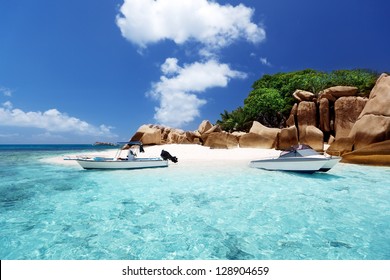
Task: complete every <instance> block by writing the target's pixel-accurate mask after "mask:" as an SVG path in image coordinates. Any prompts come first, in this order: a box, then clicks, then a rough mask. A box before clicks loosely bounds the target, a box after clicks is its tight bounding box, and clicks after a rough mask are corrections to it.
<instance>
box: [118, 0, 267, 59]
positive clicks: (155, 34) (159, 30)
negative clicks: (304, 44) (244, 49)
mask: <svg viewBox="0 0 390 280" xmlns="http://www.w3.org/2000/svg"><path fill="white" fill-rule="evenodd" d="M253 13H254V9H251V8H248V7H246V6H245V5H243V4H239V5H237V6H232V5H229V4H228V5H220V4H218V3H216V2H214V1H209V0H185V1H183V0H157V1H156V0H124V3H123V5H122V6H121V8H120V14H119V15H117V18H116V23H117V25H118V27H119V28H120V30H121V32H122V35H123V37H125V38H126V39H127V40H129V41H130V42H133V43H134V44H136V45H138V46H140V47H141V48H145V47H146V46H147V45H148V44H151V43H156V42H159V41H162V40H166V39H168V40H172V41H174V42H175V43H176V44H183V43H185V42H188V41H195V42H199V43H201V44H203V45H204V47H205V48H206V49H207V50H208V51H204V50H201V51H202V52H203V53H207V54H208V53H209V51H210V50H215V49H219V48H222V47H225V46H228V45H230V44H231V43H233V42H234V41H236V40H239V39H245V40H247V41H249V42H251V43H259V42H261V41H263V40H264V39H265V30H264V29H263V28H262V27H261V26H260V25H257V24H255V23H253V22H252V16H253Z"/></svg>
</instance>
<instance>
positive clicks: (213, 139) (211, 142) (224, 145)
mask: <svg viewBox="0 0 390 280" xmlns="http://www.w3.org/2000/svg"><path fill="white" fill-rule="evenodd" d="M203 145H204V146H206V147H210V148H211V149H231V148H237V147H238V138H237V137H236V136H234V135H232V134H230V133H227V132H225V131H222V132H212V133H210V134H209V135H208V137H207V140H206V142H205V143H204V144H203Z"/></svg>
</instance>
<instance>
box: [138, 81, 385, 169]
mask: <svg viewBox="0 0 390 280" xmlns="http://www.w3.org/2000/svg"><path fill="white" fill-rule="evenodd" d="M294 97H295V99H296V100H298V102H297V103H296V104H294V106H293V107H292V109H291V113H290V116H289V118H288V120H287V122H286V125H287V127H286V128H283V129H279V128H269V127H266V126H264V125H262V124H260V123H259V122H256V121H255V122H253V125H252V127H251V129H250V131H249V133H245V132H234V133H228V132H225V131H222V129H221V127H220V126H219V125H213V124H211V123H210V122H209V121H207V120H205V121H203V122H202V123H201V124H200V125H199V127H198V129H197V130H196V131H183V130H179V129H173V128H168V127H163V126H158V125H143V126H141V127H140V128H139V129H138V131H137V132H136V133H135V134H134V136H133V137H132V138H131V140H140V141H142V142H143V143H144V144H145V145H156V144H170V143H180V144H193V143H196V144H201V145H204V146H208V147H211V148H225V149H226V148H234V147H237V146H239V147H243V148H247V147H252V148H253V147H255V148H277V149H285V148H288V147H290V146H292V145H295V144H298V143H300V144H307V145H310V146H311V147H312V148H314V149H315V150H318V151H322V150H323V148H324V140H325V141H326V140H328V143H329V144H330V147H329V148H328V150H327V152H328V153H329V154H334V155H343V154H345V155H346V156H345V158H347V155H348V158H351V157H352V156H353V157H354V158H355V159H356V158H359V159H360V158H362V157H363V154H364V157H365V162H370V163H372V162H374V161H376V160H378V162H380V163H382V162H385V163H386V162H387V161H386V160H379V159H378V158H379V152H380V153H382V154H384V155H387V154H390V152H389V151H388V150H387V149H388V147H389V146H388V144H387V142H386V141H388V140H390V77H389V75H387V74H382V75H381V77H380V78H379V79H378V81H377V83H376V85H375V87H374V88H373V89H372V91H371V94H370V97H369V99H367V98H363V97H361V94H359V92H358V89H357V88H355V87H347V86H337V87H331V88H328V89H325V90H324V91H322V92H321V93H320V94H319V96H318V98H317V97H316V96H314V95H313V94H312V93H310V92H305V91H302V90H297V91H295V92H294ZM378 142H381V143H382V142H384V143H385V144H383V145H381V146H375V145H374V146H373V145H372V144H375V143H378ZM366 147H367V148H366ZM378 147H379V148H378ZM374 148H375V149H374ZM370 149H371V150H372V155H373V156H372V157H370V159H369V160H368V158H369V157H368V155H369V154H370ZM355 151H356V153H355ZM358 151H359V153H360V154H359V153H358ZM362 153H363V154H362ZM350 154H351V155H350ZM376 155H378V156H376Z"/></svg>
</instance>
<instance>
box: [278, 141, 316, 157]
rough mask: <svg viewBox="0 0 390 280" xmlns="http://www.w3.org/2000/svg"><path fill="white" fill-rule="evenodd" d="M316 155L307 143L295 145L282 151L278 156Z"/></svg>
mask: <svg viewBox="0 0 390 280" xmlns="http://www.w3.org/2000/svg"><path fill="white" fill-rule="evenodd" d="M313 155H318V153H317V152H316V151H315V150H313V149H312V148H311V147H310V146H309V145H303V144H301V145H295V146H291V147H290V148H288V149H286V150H284V151H282V152H281V153H280V157H304V156H313Z"/></svg>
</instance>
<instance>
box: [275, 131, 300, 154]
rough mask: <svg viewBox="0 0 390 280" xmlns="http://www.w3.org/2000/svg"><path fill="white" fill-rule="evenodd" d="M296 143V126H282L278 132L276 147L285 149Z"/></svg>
mask: <svg viewBox="0 0 390 280" xmlns="http://www.w3.org/2000/svg"><path fill="white" fill-rule="evenodd" d="M297 144H298V129H297V128H296V126H290V127H288V128H282V129H281V130H280V133H279V137H278V143H277V146H276V149H278V150H285V149H287V148H289V147H291V146H293V145H297Z"/></svg>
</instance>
